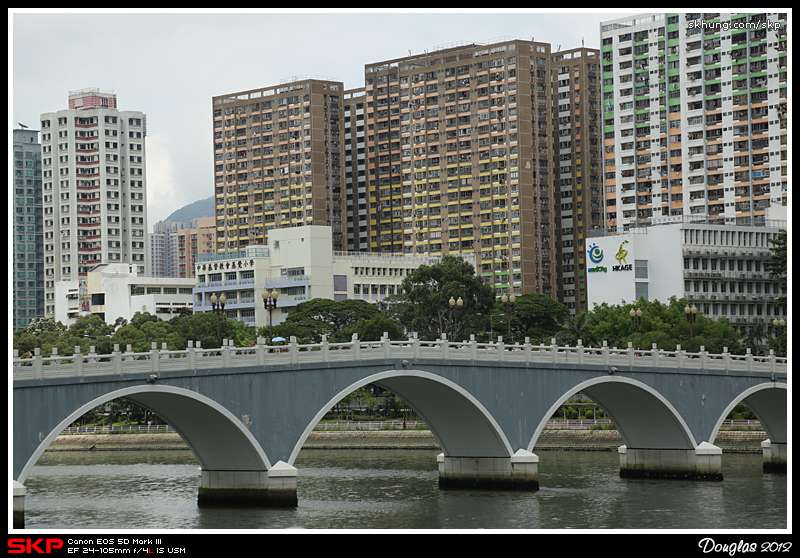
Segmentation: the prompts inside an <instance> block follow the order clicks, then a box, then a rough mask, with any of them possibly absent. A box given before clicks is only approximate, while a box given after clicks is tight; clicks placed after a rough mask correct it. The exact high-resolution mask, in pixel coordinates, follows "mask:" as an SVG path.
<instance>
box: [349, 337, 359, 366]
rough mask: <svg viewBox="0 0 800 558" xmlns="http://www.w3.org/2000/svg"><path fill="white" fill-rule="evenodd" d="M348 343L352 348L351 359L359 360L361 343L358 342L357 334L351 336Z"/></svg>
mask: <svg viewBox="0 0 800 558" xmlns="http://www.w3.org/2000/svg"><path fill="white" fill-rule="evenodd" d="M350 343H351V345H352V346H353V359H354V360H361V342H360V341H359V340H358V333H354V334H353V338H352V340H351V341H350Z"/></svg>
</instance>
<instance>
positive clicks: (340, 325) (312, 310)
mask: <svg viewBox="0 0 800 558" xmlns="http://www.w3.org/2000/svg"><path fill="white" fill-rule="evenodd" d="M379 314H380V310H378V308H377V306H375V305H374V304H370V303H369V302H367V301H366V300H340V301H333V300H329V299H325V298H315V299H312V300H309V301H307V302H302V303H300V304H298V305H297V306H296V307H295V309H294V310H292V311H291V312H290V313H289V315H288V316H287V318H286V320H285V321H286V322H290V323H295V324H298V325H299V326H302V327H303V328H305V329H307V330H308V331H310V332H311V333H312V335H313V337H314V341H315V342H319V341H321V340H322V335H323V334H325V335H327V336H328V339H329V340H330V341H336V340H341V341H348V340H349V339H342V337H343V334H342V331H343V330H345V329H347V328H348V327H350V326H355V325H356V324H358V322H360V321H361V320H363V319H371V318H374V317H375V316H377V315H379ZM273 332H274V328H273Z"/></svg>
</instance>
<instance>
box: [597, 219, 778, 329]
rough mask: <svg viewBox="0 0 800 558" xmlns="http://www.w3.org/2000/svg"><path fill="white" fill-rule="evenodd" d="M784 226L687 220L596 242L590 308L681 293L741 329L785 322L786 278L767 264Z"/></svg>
mask: <svg viewBox="0 0 800 558" xmlns="http://www.w3.org/2000/svg"><path fill="white" fill-rule="evenodd" d="M780 228H785V226H780V225H779V226H777V227H751V226H735V225H709V224H706V223H694V222H680V223H674V224H669V223H665V224H662V225H656V226H650V227H641V228H631V229H629V230H628V231H627V232H625V233H620V234H613V235H606V236H597V237H593V238H589V239H588V242H587V259H586V270H587V285H588V292H589V307H590V308H592V307H594V305H595V304H602V303H603V302H605V303H608V304H623V303H630V302H635V301H637V300H639V299H640V298H644V299H645V300H649V301H652V300H659V301H661V302H664V303H667V302H668V301H669V298H670V297H672V296H675V297H677V298H679V299H680V298H685V299H686V300H687V301H688V302H689V304H692V305H695V306H697V308H698V310H699V311H700V312H702V313H703V314H704V315H705V316H706V317H709V318H712V319H719V318H725V319H727V321H728V322H729V323H730V324H731V325H732V326H734V328H736V329H737V330H741V329H743V328H744V327H748V326H753V325H755V324H756V323H761V324H762V325H771V324H772V321H773V319H775V318H776V317H778V318H779V319H780V318H785V309H783V308H779V307H777V306H776V305H775V303H776V300H777V299H778V298H779V297H781V296H783V295H782V293H781V287H780V285H781V283H782V280H781V279H780V278H779V277H777V276H775V275H773V274H771V273H769V272H768V271H767V270H766V269H765V267H764V265H765V263H766V262H767V261H768V260H770V258H771V256H772V253H771V252H770V250H769V249H770V248H771V247H772V244H771V243H770V242H769V240H770V239H773V240H774V239H776V238H777V237H778V235H779V233H780Z"/></svg>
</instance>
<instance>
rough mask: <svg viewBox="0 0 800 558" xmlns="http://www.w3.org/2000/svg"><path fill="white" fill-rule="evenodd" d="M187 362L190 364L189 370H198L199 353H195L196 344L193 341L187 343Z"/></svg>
mask: <svg viewBox="0 0 800 558" xmlns="http://www.w3.org/2000/svg"><path fill="white" fill-rule="evenodd" d="M186 361H187V362H188V363H189V370H197V353H195V351H194V342H193V341H192V340H191V339H189V340H188V341H187V342H186Z"/></svg>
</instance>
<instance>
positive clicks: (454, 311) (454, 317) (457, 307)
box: [450, 296, 464, 341]
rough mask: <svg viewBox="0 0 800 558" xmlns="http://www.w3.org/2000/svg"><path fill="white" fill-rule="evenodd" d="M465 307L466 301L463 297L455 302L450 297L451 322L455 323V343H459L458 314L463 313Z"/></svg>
mask: <svg viewBox="0 0 800 558" xmlns="http://www.w3.org/2000/svg"><path fill="white" fill-rule="evenodd" d="M462 306H464V301H463V300H461V297H458V300H455V299H454V298H453V297H452V296H451V297H450V321H451V322H452V323H453V341H458V314H459V313H460V312H461V307H462Z"/></svg>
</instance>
